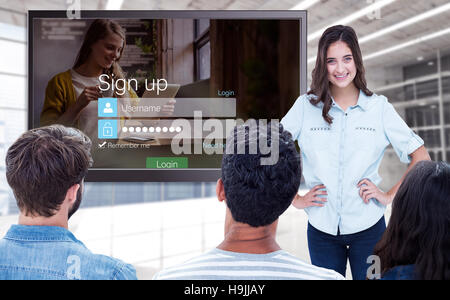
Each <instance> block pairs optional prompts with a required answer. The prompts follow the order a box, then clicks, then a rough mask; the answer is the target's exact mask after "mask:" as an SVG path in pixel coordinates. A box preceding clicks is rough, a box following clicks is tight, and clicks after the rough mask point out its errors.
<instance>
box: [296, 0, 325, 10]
mask: <svg viewBox="0 0 450 300" xmlns="http://www.w3.org/2000/svg"><path fill="white" fill-rule="evenodd" d="M317 2H319V0H305V1H302V2H299V3H298V4H297V5H296V6H294V7H292V8H290V9H289V10H304V9H307V8H309V7H311V6H313V5H314V4H316V3H317Z"/></svg>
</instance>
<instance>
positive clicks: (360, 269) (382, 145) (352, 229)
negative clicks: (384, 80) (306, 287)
mask: <svg viewBox="0 0 450 300" xmlns="http://www.w3.org/2000/svg"><path fill="white" fill-rule="evenodd" d="M281 123H282V124H283V126H284V127H285V129H286V130H288V131H290V132H291V134H292V136H293V138H294V140H295V139H296V140H297V141H298V144H299V146H300V150H301V153H302V161H303V168H304V178H305V183H306V186H307V187H308V189H310V190H309V191H308V192H307V193H306V194H305V195H304V196H300V195H297V196H296V197H295V199H294V201H293V205H294V206H295V207H296V208H299V209H305V211H306V213H307V214H308V220H309V224H308V247H309V252H310V257H311V262H312V263H313V264H314V265H317V266H320V267H324V268H328V269H333V270H335V271H337V272H339V273H341V274H342V275H343V276H345V273H346V265H347V259H349V261H350V267H351V271H352V277H353V279H365V278H366V273H367V269H368V267H370V263H371V261H369V262H368V261H367V260H368V257H369V256H370V255H372V253H373V249H374V246H375V244H376V243H377V242H378V241H379V239H380V238H381V236H382V234H383V232H384V230H385V229H386V224H385V221H384V211H385V209H386V206H387V205H388V204H390V203H391V202H392V199H393V198H394V196H395V194H396V192H397V190H398V187H399V186H400V184H401V182H402V180H403V178H404V177H405V175H406V173H407V172H408V171H409V170H410V169H411V168H412V167H413V166H414V165H415V164H416V163H417V162H418V161H421V160H429V159H430V157H429V155H428V152H427V150H426V149H425V147H424V146H423V144H424V143H423V140H422V139H421V138H420V137H419V136H418V135H416V134H415V133H414V132H413V131H412V130H411V129H410V128H409V127H408V126H407V125H406V123H405V122H404V121H403V120H402V118H401V117H400V116H399V115H398V114H397V112H396V111H395V109H394V108H393V106H392V105H391V104H390V103H389V102H388V100H387V99H386V97H384V96H379V95H376V94H374V93H372V92H371V91H370V90H369V89H368V88H367V85H366V80H365V75H364V66H363V61H362V55H361V50H360V48H359V44H358V40H357V36H356V33H355V31H354V30H353V29H352V28H351V27H348V26H341V25H338V26H333V27H330V28H328V29H327V30H325V32H324V33H323V35H322V37H321V38H320V41H319V47H318V54H317V59H316V65H315V68H314V70H313V71H312V82H311V89H310V90H309V91H308V93H307V94H305V95H302V96H300V97H299V98H298V99H297V101H296V102H295V104H294V105H293V107H292V108H291V109H290V110H289V112H288V113H287V114H286V116H285V117H284V118H283V119H282V121H281ZM389 144H391V145H392V147H393V148H394V150H395V152H396V153H397V155H398V156H399V158H400V160H401V161H402V162H404V163H410V165H409V167H408V169H407V171H406V172H405V175H403V177H402V179H400V181H399V182H397V183H396V184H395V185H394V186H393V187H392V188H391V189H390V190H389V191H388V192H384V191H382V190H381V189H379V188H378V186H377V185H378V184H379V183H380V182H381V178H380V176H379V175H378V168H379V166H380V163H381V160H382V158H383V155H384V151H385V149H386V147H387V146H388V145H389Z"/></svg>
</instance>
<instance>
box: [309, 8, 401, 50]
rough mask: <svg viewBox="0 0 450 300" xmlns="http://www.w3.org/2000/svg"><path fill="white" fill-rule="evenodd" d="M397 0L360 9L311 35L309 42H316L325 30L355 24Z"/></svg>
mask: <svg viewBox="0 0 450 300" xmlns="http://www.w3.org/2000/svg"><path fill="white" fill-rule="evenodd" d="M394 1H396V0H378V1H375V3H373V4H372V5H369V6H367V7H366V8H363V9H360V10H358V11H357V12H355V13H353V14H351V15H349V16H347V17H345V18H343V19H340V20H338V21H336V22H334V23H333V24H329V25H327V26H326V27H323V28H321V29H319V30H317V31H315V32H313V33H312V34H310V35H309V36H308V42H310V41H313V40H315V39H316V38H318V37H320V36H321V35H322V33H323V32H324V31H325V29H327V28H328V27H331V26H334V25H346V24H349V23H351V22H353V21H354V20H357V19H359V18H361V17H362V16H365V15H368V14H370V13H372V12H374V11H376V10H378V9H381V8H382V7H384V6H386V5H388V4H391V3H392V2H394Z"/></svg>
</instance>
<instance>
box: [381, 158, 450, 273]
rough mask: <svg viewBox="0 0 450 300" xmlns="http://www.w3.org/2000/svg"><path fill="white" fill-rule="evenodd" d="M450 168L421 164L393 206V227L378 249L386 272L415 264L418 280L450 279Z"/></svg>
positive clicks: (403, 184) (414, 170) (388, 230)
mask: <svg viewBox="0 0 450 300" xmlns="http://www.w3.org/2000/svg"><path fill="white" fill-rule="evenodd" d="M449 228H450V165H449V164H447V163H445V162H433V161H421V162H419V163H417V165H415V166H414V167H413V168H412V169H411V171H409V172H408V174H407V176H406V177H405V180H404V181H403V183H402V185H401V186H400V188H399V190H398V192H397V194H396V196H395V199H394V201H393V204H392V214H391V217H390V219H389V226H388V228H387V229H386V232H385V234H384V235H383V237H382V239H381V241H380V242H379V243H378V244H377V246H376V248H375V254H376V255H378V256H380V261H381V264H382V269H383V271H382V272H383V273H384V272H385V271H387V270H389V269H390V268H392V267H395V266H400V265H415V276H416V277H417V279H450V231H449Z"/></svg>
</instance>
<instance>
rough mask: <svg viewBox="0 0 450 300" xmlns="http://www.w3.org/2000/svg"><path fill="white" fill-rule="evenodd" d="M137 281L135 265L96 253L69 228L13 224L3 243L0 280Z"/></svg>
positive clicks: (2, 240) (0, 249) (0, 254)
mask: <svg viewBox="0 0 450 300" xmlns="http://www.w3.org/2000/svg"><path fill="white" fill-rule="evenodd" d="M5 279H11V280H28V279H32V280H45V279H50V280H58V279H63V280H64V279H66V280H67V279H82V280H85V279H88V280H92V279H95V280H96V279H102V280H117V279H137V278H136V270H135V269H134V267H133V266H131V265H129V264H126V263H124V262H122V261H120V260H118V259H115V258H111V257H108V256H104V255H99V254H93V253H92V252H91V251H89V250H88V249H87V248H86V246H84V245H83V243H82V242H80V241H79V240H77V239H76V238H75V236H74V235H73V234H72V233H71V232H70V231H69V230H67V229H65V228H62V227H57V226H25V225H13V226H11V228H10V229H9V231H8V233H7V234H6V236H5V237H4V238H3V239H1V240H0V280H5Z"/></svg>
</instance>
